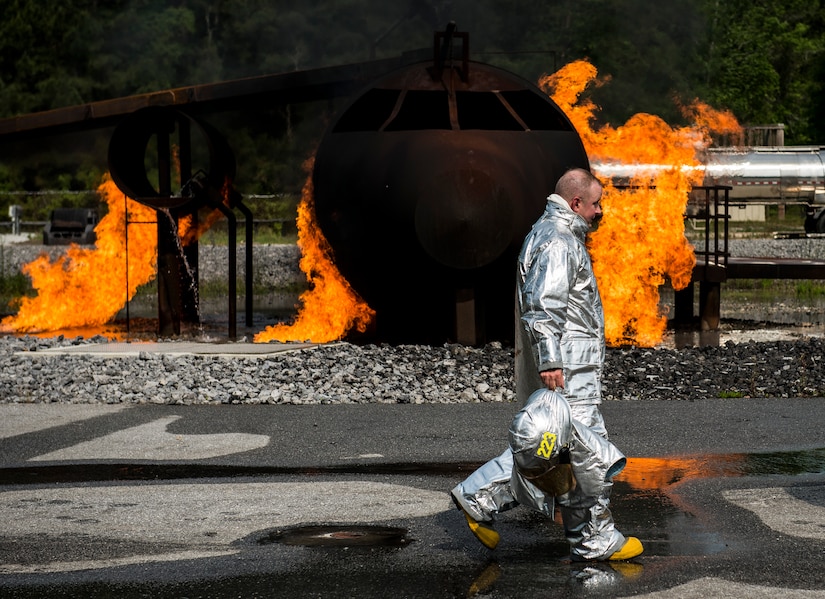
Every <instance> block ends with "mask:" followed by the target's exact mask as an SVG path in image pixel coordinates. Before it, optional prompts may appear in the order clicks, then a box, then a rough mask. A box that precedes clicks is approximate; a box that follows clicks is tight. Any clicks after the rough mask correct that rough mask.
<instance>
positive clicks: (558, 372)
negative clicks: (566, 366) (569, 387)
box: [539, 368, 564, 391]
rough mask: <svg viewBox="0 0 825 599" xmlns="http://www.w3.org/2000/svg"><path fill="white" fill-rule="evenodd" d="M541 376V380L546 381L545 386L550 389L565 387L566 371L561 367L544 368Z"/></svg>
mask: <svg viewBox="0 0 825 599" xmlns="http://www.w3.org/2000/svg"><path fill="white" fill-rule="evenodd" d="M539 376H541V381H542V382H543V383H544V386H545V387H547V388H548V389H550V391H555V390H556V387H558V388H559V389H564V372H563V371H562V369H561V368H556V369H554V370H542V371H541V372H540V373H539Z"/></svg>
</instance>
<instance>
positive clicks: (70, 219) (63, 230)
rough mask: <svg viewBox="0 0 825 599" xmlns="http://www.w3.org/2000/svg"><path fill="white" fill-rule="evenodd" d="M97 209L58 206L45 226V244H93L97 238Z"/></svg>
mask: <svg viewBox="0 0 825 599" xmlns="http://www.w3.org/2000/svg"><path fill="white" fill-rule="evenodd" d="M97 220H98V219H97V210H95V209H93V208H56V209H54V210H52V213H51V216H50V217H49V220H48V222H47V223H46V226H45V227H43V245H69V244H70V243H77V244H80V245H91V244H93V243H94V242H95V241H96V240H97V235H96V234H95V227H96V226H97Z"/></svg>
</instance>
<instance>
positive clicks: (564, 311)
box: [451, 168, 642, 561]
mask: <svg viewBox="0 0 825 599" xmlns="http://www.w3.org/2000/svg"><path fill="white" fill-rule="evenodd" d="M601 196H602V185H601V182H600V181H599V180H598V179H597V178H596V177H594V176H593V175H592V174H591V173H590V172H589V171H587V170H584V169H578V168H577V169H571V170H569V171H567V172H566V173H564V174H563V175H562V176H561V178H560V179H559V181H558V182H557V184H556V188H555V193H553V194H552V195H550V197H548V198H547V205H546V208H545V211H544V213H543V214H542V216H541V217H540V218H539V220H538V221H537V222H536V223H535V224H534V225H533V228H532V230H531V231H530V233H529V234H528V235H527V238H526V239H525V241H524V244H523V246H522V250H521V253H520V255H519V260H518V273H517V274H518V279H517V283H518V289H517V305H516V317H517V318H516V344H515V368H516V372H515V380H516V395H517V397H518V398H519V399H520V400H521V401H523V402H526V400H527V398H528V396H530V395H531V393H532V392H534V391H535V390H536V389H541V388H544V389H548V390H551V391H556V390H558V391H559V392H563V394H564V395H563V397H564V398H565V399H566V401H567V403H568V405H569V408H570V411H571V415H572V419H573V420H574V421H577V422H578V423H579V424H580V425H583V427H585V428H588V429H590V431H591V432H593V433H595V435H596V436H599V437H601V438H602V439H603V440H604V441H607V430H606V428H605V425H604V419H603V418H602V415H601V412H600V411H599V404H600V403H601V372H602V366H603V363H604V352H605V341H604V312H603V309H602V302H601V297H600V296H599V290H598V286H597V284H596V278H595V276H594V274H593V267H592V264H591V261H590V255H589V254H588V252H587V248H586V245H585V241H586V235H587V232H588V230H589V229H590V227H591V226H593V225H594V224H595V223H596V222H597V220H598V219H599V218H600V216H601V205H600V202H601ZM591 445H592V446H593V447H597V446H596V445H593V444H591ZM611 447H612V445H611ZM515 467H516V464H515V463H514V455H513V450H512V449H511V448H510V447H508V448H507V449H506V450H505V451H504V453H502V454H501V455H500V456H498V457H496V458H493V459H492V460H490V461H489V462H487V463H486V464H484V465H483V466H481V468H479V469H478V470H476V471H475V472H474V473H473V474H471V475H470V476H469V477H468V478H467V479H466V480H464V481H463V482H462V483H460V484H458V485H457V486H456V487H455V488H454V489H453V490H452V492H451V495H452V497H453V500H454V501H455V503H456V505H457V506H458V507H459V509H461V510H462V512H463V513H464V515H465V517H466V519H467V523H468V524H469V526H470V529H471V530H472V532H473V533H474V534H475V536H476V537H477V538H478V539H479V540H480V541H481V542H482V543H483V544H484V545H485V546H486V547H488V548H490V549H493V548H495V546H496V545H497V544H498V542H499V534H498V532H497V531H496V530H495V529H494V528H493V526H492V525H493V522H494V516H495V514H497V513H498V512H500V511H503V510H506V509H509V508H511V507H513V506H515V505H517V504H518V499H519V495H518V494H517V493H515V489H514V487H515V486H516V485H518V483H519V482H520V480H521V479H520V478H517V479H516V480H514V481H512V482H511V478H512V476H513V473H514V468H515ZM611 488H612V483H610V482H609V481H605V484H604V485H603V486H602V489H601V491H600V493H599V495H598V497H594V498H593V501H592V504H591V505H590V506H589V508H587V509H584V510H582V509H578V510H577V511H575V513H574V512H570V513H569V514H568V517H565V513H564V511H563V513H562V516H563V518H564V520H565V534H566V535H567V538H568V540H569V541H570V543H571V557H572V558H573V559H574V560H581V561H583V560H604V559H612V560H617V559H630V558H632V557H635V556H636V555H639V554H640V553H641V552H642V546H641V543H640V542H639V541H638V539H635V538H633V537H631V538H630V539H626V540H625V539H624V537H622V536H621V535H619V536H618V537H616V536H614V535H612V534H604V527H603V523H604V522H606V521H609V525H610V526H609V528H610V530H613V529H612V524H613V520H612V514H611V513H610V509H609V503H610V490H611ZM550 503H551V504H552V502H550ZM578 504H579V505H580V506H581V505H582V502H581V501H579V502H578ZM560 505H561V502H560ZM534 507H535V506H534ZM550 510H551V514H552V507H551V508H550ZM542 511H544V510H542ZM551 514H548V515H551ZM619 538H620V539H621V540H622V542H623V543H624V544H623V545H619V546H617V544H616V543H617V539H619Z"/></svg>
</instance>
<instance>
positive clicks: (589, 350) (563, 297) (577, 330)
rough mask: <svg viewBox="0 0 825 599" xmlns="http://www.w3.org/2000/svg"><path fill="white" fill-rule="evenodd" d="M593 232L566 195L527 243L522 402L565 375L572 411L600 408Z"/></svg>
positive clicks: (519, 357) (519, 331) (519, 373)
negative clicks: (550, 373) (554, 374)
mask: <svg viewBox="0 0 825 599" xmlns="http://www.w3.org/2000/svg"><path fill="white" fill-rule="evenodd" d="M588 229H589V226H588V224H587V222H586V221H585V220H584V219H583V218H582V217H580V216H579V215H578V214H576V213H575V212H573V210H571V209H570V206H569V205H568V204H567V202H565V201H564V199H562V198H561V197H560V196H558V195H556V194H552V195H551V196H550V197H548V198H547V206H546V208H545V211H544V214H542V216H541V217H540V218H539V220H538V221H536V223H535V224H534V225H533V228H532V230H531V231H530V233H529V234H528V235H527V238H526V239H525V240H524V245H523V246H522V249H521V253H520V255H519V260H518V280H517V283H518V286H517V302H516V351H515V364H516V366H515V379H516V381H515V382H516V395H517V397H518V399H519V400H520V401H521V402H522V404H524V403H525V402H526V400H527V398H528V397H529V396H530V394H531V393H532V392H533V391H535V390H536V389H538V388H540V387H542V386H543V385H542V382H541V379H540V378H539V372H540V371H543V370H550V369H554V368H563V370H564V379H565V385H564V391H563V393H564V396H565V397H566V398H567V401H568V402H570V404H571V405H572V404H579V405H584V404H599V403H601V376H602V366H603V363H604V352H605V340H604V311H603V309H602V300H601V296H600V295H599V288H598V285H597V284H596V277H595V276H594V274H593V266H592V264H591V262H590V255H589V254H588V252H587V248H586V246H585V239H586V235H587V231H588Z"/></svg>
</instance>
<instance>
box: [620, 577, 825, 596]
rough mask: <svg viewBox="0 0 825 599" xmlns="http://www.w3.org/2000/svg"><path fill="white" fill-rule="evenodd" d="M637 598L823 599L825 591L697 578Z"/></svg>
mask: <svg viewBox="0 0 825 599" xmlns="http://www.w3.org/2000/svg"><path fill="white" fill-rule="evenodd" d="M634 597H637V598H639V599H705V598H706V597H719V598H730V599H737V598H739V597H747V598H748V599H774V598H775V597H782V599H823V598H825V591H808V590H804V589H788V588H785V587H763V586H757V585H755V584H743V583H741V582H730V581H729V580H722V579H720V578H699V579H697V580H691V581H690V582H688V583H685V584H680V585H679V586H676V587H672V588H670V589H666V590H664V591H656V592H655V593H648V594H646V595H634Z"/></svg>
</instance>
